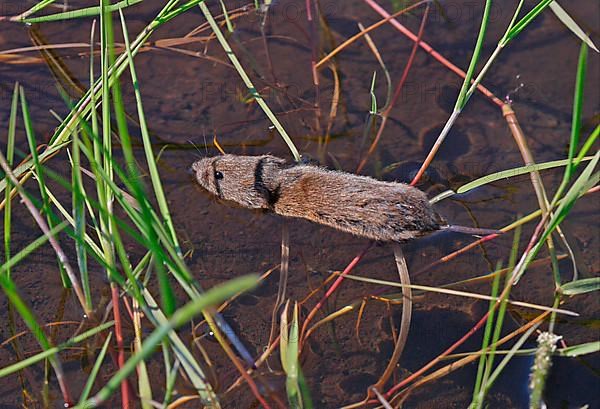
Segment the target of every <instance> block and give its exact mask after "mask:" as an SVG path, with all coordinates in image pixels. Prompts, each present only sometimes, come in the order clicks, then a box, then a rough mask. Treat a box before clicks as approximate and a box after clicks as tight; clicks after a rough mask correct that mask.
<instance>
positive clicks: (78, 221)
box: [71, 127, 93, 310]
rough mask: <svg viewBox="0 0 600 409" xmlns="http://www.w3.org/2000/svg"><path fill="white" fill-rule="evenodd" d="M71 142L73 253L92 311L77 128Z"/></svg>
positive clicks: (83, 192) (87, 303)
mask: <svg viewBox="0 0 600 409" xmlns="http://www.w3.org/2000/svg"><path fill="white" fill-rule="evenodd" d="M72 140H73V143H72V144H71V150H72V160H71V168H72V169H71V184H72V195H71V197H72V202H73V220H74V221H75V226H74V228H75V234H76V235H77V236H79V237H80V238H81V240H79V241H75V251H76V252H77V265H78V266H79V274H80V275H81V286H82V287H83V293H84V295H85V302H86V305H87V307H88V309H89V310H92V309H93V305H92V292H91V289H90V279H89V274H88V266H87V252H86V250H85V245H84V237H85V235H86V233H85V228H86V221H85V220H86V217H85V198H86V196H87V195H86V194H85V189H84V187H83V180H82V177H81V155H80V151H79V133H78V132H77V127H75V128H74V129H73V133H72Z"/></svg>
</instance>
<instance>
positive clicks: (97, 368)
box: [79, 332, 112, 403]
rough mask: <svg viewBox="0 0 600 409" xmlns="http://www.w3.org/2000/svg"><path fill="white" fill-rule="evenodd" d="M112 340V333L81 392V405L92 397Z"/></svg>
mask: <svg viewBox="0 0 600 409" xmlns="http://www.w3.org/2000/svg"><path fill="white" fill-rule="evenodd" d="M111 338H112V332H110V333H109V334H108V336H107V337H106V340H105V341H104V344H103V345H102V349H101V350H100V353H99V354H98V357H97V358H96V362H94V366H93V367H92V370H91V371H90V376H88V378H87V381H85V386H84V387H83V391H81V395H80V396H79V403H81V402H85V401H86V400H87V398H88V396H90V392H91V391H92V388H93V387H94V382H96V377H97V376H98V372H100V368H101V367H102V362H103V361H104V357H105V356H106V351H107V350H108V345H109V344H110V340H111Z"/></svg>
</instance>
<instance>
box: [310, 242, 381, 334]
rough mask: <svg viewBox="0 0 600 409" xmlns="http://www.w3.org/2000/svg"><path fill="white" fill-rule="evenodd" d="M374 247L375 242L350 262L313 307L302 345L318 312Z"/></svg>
mask: <svg viewBox="0 0 600 409" xmlns="http://www.w3.org/2000/svg"><path fill="white" fill-rule="evenodd" d="M372 246H373V242H369V244H368V245H367V246H366V247H365V248H364V249H363V250H362V251H361V252H360V253H359V254H358V255H357V256H356V257H354V259H352V261H351V262H350V264H348V265H347V266H346V268H345V269H344V271H343V272H342V274H340V276H339V277H338V278H337V279H336V280H335V281H334V282H333V284H331V287H329V289H328V290H327V292H326V293H325V295H324V296H323V298H321V300H320V301H319V302H318V303H317V305H315V306H314V307H313V309H312V310H311V312H310V313H309V314H308V316H307V317H306V319H305V320H304V323H303V324H302V331H300V339H301V340H302V342H301V343H300V344H302V343H303V342H304V341H305V340H304V339H303V338H304V334H305V333H306V329H307V327H308V324H309V322H310V321H311V320H312V319H313V318H314V317H315V315H317V312H318V311H319V309H320V308H321V307H322V306H323V304H324V303H325V301H327V299H328V298H329V297H330V296H331V294H333V293H334V291H335V290H337V288H338V287H339V286H340V284H342V281H344V278H345V277H346V275H348V274H349V273H350V272H351V271H352V269H353V268H354V267H356V265H357V264H358V262H359V261H360V260H361V259H362V258H363V257H364V255H365V254H367V251H369V249H370V248H371V247H372Z"/></svg>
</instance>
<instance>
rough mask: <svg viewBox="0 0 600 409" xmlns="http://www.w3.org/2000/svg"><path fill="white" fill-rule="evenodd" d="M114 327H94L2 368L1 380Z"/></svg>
mask: <svg viewBox="0 0 600 409" xmlns="http://www.w3.org/2000/svg"><path fill="white" fill-rule="evenodd" d="M113 325H114V323H113V321H108V322H105V323H104V324H102V325H99V326H97V327H94V328H92V329H90V330H88V331H85V332H83V333H81V334H79V335H77V336H75V337H73V338H71V339H69V340H67V341H66V342H63V343H62V344H60V345H57V346H55V347H52V348H49V349H47V350H45V351H43V352H40V353H39V354H35V355H33V356H30V357H28V358H26V359H23V360H21V361H19V362H16V363H14V364H12V365H9V366H6V367H4V368H0V378H3V377H5V376H8V375H10V374H12V373H15V372H17V371H20V370H23V369H24V368H27V367H29V366H31V365H34V364H36V363H38V362H40V361H43V360H44V359H47V358H49V357H50V356H52V355H54V354H56V353H58V352H60V351H64V350H65V349H67V348H71V347H73V346H75V345H77V344H79V343H81V342H83V341H85V340H86V339H88V338H90V337H93V336H94V335H96V334H98V333H100V332H102V331H104V330H106V329H107V328H110V327H112V326H113Z"/></svg>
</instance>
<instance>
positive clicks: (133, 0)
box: [22, 0, 143, 24]
mask: <svg viewBox="0 0 600 409" xmlns="http://www.w3.org/2000/svg"><path fill="white" fill-rule="evenodd" d="M142 1H143V0H122V1H120V2H118V3H115V4H111V5H108V6H107V8H108V10H109V11H111V12H112V11H117V10H121V9H124V8H127V7H129V6H133V5H134V4H137V3H141V2H142ZM101 12H102V8H101V6H92V7H85V8H82V9H78V10H70V11H65V12H62V13H54V14H49V15H47V16H40V17H32V18H25V19H23V20H22V21H23V22H24V23H30V24H33V23H47V22H49V21H64V20H71V19H74V18H84V17H91V16H98V15H100V14H101Z"/></svg>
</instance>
